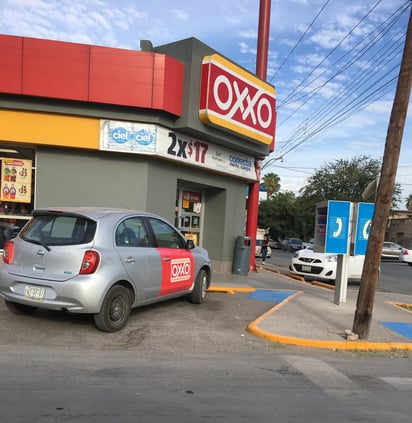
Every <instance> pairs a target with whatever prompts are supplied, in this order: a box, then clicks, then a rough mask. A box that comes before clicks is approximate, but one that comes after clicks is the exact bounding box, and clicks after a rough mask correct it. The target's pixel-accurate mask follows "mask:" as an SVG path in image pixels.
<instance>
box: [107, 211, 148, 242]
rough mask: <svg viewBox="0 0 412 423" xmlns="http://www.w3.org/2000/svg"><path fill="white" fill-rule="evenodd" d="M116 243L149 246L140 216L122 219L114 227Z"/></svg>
mask: <svg viewBox="0 0 412 423" xmlns="http://www.w3.org/2000/svg"><path fill="white" fill-rule="evenodd" d="M115 238H116V245H117V246H119V247H150V246H151V245H150V240H149V237H148V235H147V231H146V227H145V224H144V221H143V218H141V217H132V218H129V219H126V220H124V221H123V222H122V223H120V225H119V226H118V227H117V229H116V235H115Z"/></svg>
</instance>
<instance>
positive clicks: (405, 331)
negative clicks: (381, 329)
mask: <svg viewBox="0 0 412 423" xmlns="http://www.w3.org/2000/svg"><path fill="white" fill-rule="evenodd" d="M379 324H381V325H382V326H385V327H387V328H388V329H391V330H393V331H395V332H398V333H400V334H401V335H402V336H404V337H405V338H408V339H412V323H404V322H379Z"/></svg>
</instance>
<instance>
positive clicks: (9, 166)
mask: <svg viewBox="0 0 412 423" xmlns="http://www.w3.org/2000/svg"><path fill="white" fill-rule="evenodd" d="M31 168H32V161H31V160H21V159H9V158H4V157H3V158H1V195H0V198H1V201H16V202H19V203H30V201H31V183H32V182H31Z"/></svg>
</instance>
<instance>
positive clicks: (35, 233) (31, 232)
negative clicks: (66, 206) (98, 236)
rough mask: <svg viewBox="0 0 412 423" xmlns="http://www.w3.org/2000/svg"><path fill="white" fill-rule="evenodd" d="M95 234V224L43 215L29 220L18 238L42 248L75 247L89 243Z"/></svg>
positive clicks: (73, 218) (76, 217)
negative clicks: (56, 246)
mask: <svg viewBox="0 0 412 423" xmlns="http://www.w3.org/2000/svg"><path fill="white" fill-rule="evenodd" d="M95 232H96V222H94V221H92V220H90V219H87V218H84V217H81V216H74V215H73V216H71V215H60V214H59V215H55V214H45V215H38V216H35V217H33V218H32V219H31V221H30V222H29V223H28V224H27V226H26V227H25V228H24V229H23V231H22V232H21V234H20V237H21V238H22V239H24V240H25V241H27V242H32V243H34V244H40V245H44V246H52V245H76V244H85V243H88V242H90V241H91V240H92V239H93V237H94V234H95Z"/></svg>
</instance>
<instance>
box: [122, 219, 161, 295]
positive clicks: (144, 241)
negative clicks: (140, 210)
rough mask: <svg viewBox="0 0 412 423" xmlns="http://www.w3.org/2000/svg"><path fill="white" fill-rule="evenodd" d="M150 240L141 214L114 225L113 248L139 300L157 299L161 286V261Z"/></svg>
mask: <svg viewBox="0 0 412 423" xmlns="http://www.w3.org/2000/svg"><path fill="white" fill-rule="evenodd" d="M152 242H153V240H152V239H151V238H150V234H149V232H148V230H147V227H146V224H145V220H144V218H143V217H130V218H127V219H125V220H123V221H122V222H121V223H120V224H119V225H118V226H117V228H116V233H115V244H116V249H117V252H118V254H119V256H120V259H121V261H122V264H123V266H124V268H125V270H126V272H127V274H128V275H129V277H130V279H131V281H132V282H133V284H134V285H135V292H136V302H139V303H141V302H145V301H149V300H151V299H154V298H157V296H158V295H159V291H160V289H161V283H162V261H161V257H160V254H159V252H158V251H157V249H156V248H155V246H154V245H153V244H152Z"/></svg>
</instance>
